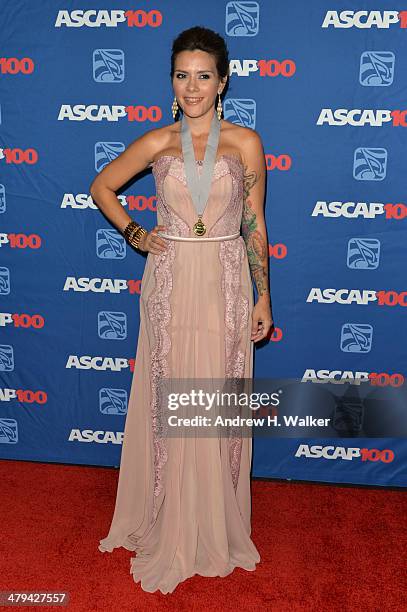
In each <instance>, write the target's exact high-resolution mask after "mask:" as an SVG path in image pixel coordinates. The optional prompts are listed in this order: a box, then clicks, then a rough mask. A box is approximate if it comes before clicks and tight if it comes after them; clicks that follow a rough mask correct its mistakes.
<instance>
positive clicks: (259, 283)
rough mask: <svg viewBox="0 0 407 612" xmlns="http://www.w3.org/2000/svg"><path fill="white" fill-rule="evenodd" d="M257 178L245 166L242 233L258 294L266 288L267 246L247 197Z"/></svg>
mask: <svg viewBox="0 0 407 612" xmlns="http://www.w3.org/2000/svg"><path fill="white" fill-rule="evenodd" d="M258 180H259V177H258V176H257V174H256V172H254V171H248V168H247V166H245V173H244V176H243V214H242V235H243V238H244V241H245V243H246V248H247V256H248V261H249V266H250V270H251V272H252V275H253V278H254V281H255V283H256V287H257V293H258V295H259V296H260V295H263V294H264V293H265V292H266V291H267V290H268V278H267V246H266V244H265V241H264V238H263V236H262V235H261V233H260V232H259V230H258V229H257V219H256V213H255V212H254V210H253V208H252V203H251V201H250V199H249V196H250V190H251V189H252V187H253V185H255V184H256V183H257V181H258Z"/></svg>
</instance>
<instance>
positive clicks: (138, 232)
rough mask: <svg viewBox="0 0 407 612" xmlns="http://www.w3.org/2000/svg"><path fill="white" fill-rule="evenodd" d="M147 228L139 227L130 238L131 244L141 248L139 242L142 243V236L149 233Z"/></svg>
mask: <svg viewBox="0 0 407 612" xmlns="http://www.w3.org/2000/svg"><path fill="white" fill-rule="evenodd" d="M147 233H148V232H147V230H145V229H144V227H141V226H140V227H139V228H138V229H137V230H136V232H135V233H134V234H133V235H132V236H131V238H130V244H131V245H132V246H134V247H136V249H138V248H139V243H140V239H141V237H142V236H144V234H147Z"/></svg>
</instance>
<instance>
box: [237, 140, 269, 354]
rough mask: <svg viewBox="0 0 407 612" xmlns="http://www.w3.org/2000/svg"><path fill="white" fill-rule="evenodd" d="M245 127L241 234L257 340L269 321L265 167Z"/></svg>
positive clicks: (261, 153)
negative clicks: (253, 287)
mask: <svg viewBox="0 0 407 612" xmlns="http://www.w3.org/2000/svg"><path fill="white" fill-rule="evenodd" d="M246 130H247V133H246V134H245V138H244V152H243V159H244V169H245V170H244V177H243V185H244V187H243V191H244V193H243V214H242V236H243V239H244V241H245V243H246V249H247V257H248V261H249V267H250V271H251V273H252V276H253V279H254V282H255V284H256V289H257V295H258V299H257V302H256V304H255V306H254V308H253V315H252V334H251V339H252V340H253V341H254V342H258V341H259V340H261V339H262V338H265V337H266V336H267V335H268V333H269V331H270V329H271V327H272V325H273V319H272V314H271V302H270V288H269V281H268V272H269V266H268V261H269V254H268V239H267V230H266V222H265V218H264V196H265V187H266V172H267V170H266V163H265V159H264V150H263V144H262V142H261V138H260V136H259V135H258V133H257V132H256V131H254V130H251V129H249V128H246Z"/></svg>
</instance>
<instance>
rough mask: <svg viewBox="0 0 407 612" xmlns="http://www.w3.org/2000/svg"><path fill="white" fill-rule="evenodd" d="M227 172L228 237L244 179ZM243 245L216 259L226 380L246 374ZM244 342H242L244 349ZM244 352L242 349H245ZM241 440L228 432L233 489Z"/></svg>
mask: <svg viewBox="0 0 407 612" xmlns="http://www.w3.org/2000/svg"><path fill="white" fill-rule="evenodd" d="M230 171H231V175H232V179H233V190H232V196H231V200H230V202H229V204H228V206H227V208H226V210H225V213H224V215H222V217H221V218H220V219H218V221H217V223H216V224H215V226H214V228H212V229H215V227H216V229H215V233H218V234H220V235H221V234H222V233H225V234H228V233H232V232H234V231H236V227H234V226H233V222H235V220H239V227H240V220H241V215H242V206H243V200H242V197H243V179H242V171H243V168H242V166H241V164H240V163H239V162H238V161H237V160H236V161H235V160H231V165H230ZM238 229H239V228H238ZM245 248H246V247H245V244H244V241H243V239H242V238H238V239H237V240H225V241H222V242H220V244H219V258H220V261H221V264H222V293H223V296H224V300H225V313H224V319H225V362H226V372H225V377H226V378H242V377H244V373H245V358H247V356H246V355H245V351H244V350H242V348H241V347H240V344H241V342H242V339H244V335H245V331H246V330H247V326H248V325H249V300H248V298H247V297H246V296H244V295H243V293H242V291H241V287H240V284H241V273H242V265H243V262H244V257H245ZM245 344H246V341H245V340H244V345H245ZM244 348H245V346H244ZM242 442H243V440H242V436H241V435H239V432H238V431H235V430H233V428H232V429H231V431H230V436H229V462H230V470H231V475H232V481H233V485H234V487H235V489H236V487H237V483H238V480H239V471H240V458H241V452H242Z"/></svg>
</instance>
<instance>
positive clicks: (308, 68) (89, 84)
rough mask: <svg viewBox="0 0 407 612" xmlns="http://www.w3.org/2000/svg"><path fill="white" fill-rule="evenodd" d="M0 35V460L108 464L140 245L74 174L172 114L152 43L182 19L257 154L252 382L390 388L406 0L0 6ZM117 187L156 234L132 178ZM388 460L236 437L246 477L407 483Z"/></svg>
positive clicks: (398, 377) (397, 363)
mask: <svg viewBox="0 0 407 612" xmlns="http://www.w3.org/2000/svg"><path fill="white" fill-rule="evenodd" d="M0 25H1V40H2V51H1V56H2V57H1V58H0V147H1V149H0V172H1V178H0V336H1V338H0V410H1V414H0V456H1V457H2V458H8V459H24V460H37V461H51V462H66V463H77V464H91V465H106V466H118V465H119V462H120V451H121V442H122V435H123V427H124V420H125V416H126V409H127V400H128V396H129V391H130V385H131V380H132V375H133V372H134V368H137V363H135V355H136V346H137V338H138V330H139V296H140V282H141V278H142V275H143V270H144V265H145V257H143V256H142V255H140V253H138V252H137V251H135V250H133V249H131V248H130V247H128V246H126V244H125V242H124V241H123V238H122V237H121V235H120V234H119V233H118V232H117V231H116V230H115V228H114V227H112V225H111V224H110V223H109V222H108V220H107V219H106V218H105V217H104V216H103V214H102V213H101V212H100V210H99V209H98V208H97V207H96V206H95V205H94V203H93V202H92V198H91V196H90V194H89V186H90V184H91V182H92V180H93V178H94V177H95V176H96V174H97V173H98V172H100V171H101V170H102V168H103V167H104V166H105V165H106V164H108V163H109V162H110V161H111V160H112V159H114V158H115V157H116V156H117V155H119V154H120V153H121V152H122V151H123V150H124V149H125V148H126V147H127V146H128V145H129V144H130V143H131V142H132V141H133V140H134V139H136V138H138V137H139V136H141V135H142V134H143V133H144V132H145V131H147V130H149V129H152V128H155V127H158V126H162V125H166V124H169V123H171V122H172V114H171V104H172V101H173V92H172V88H171V81H170V76H169V72H170V52H171V43H172V41H173V39H174V38H175V37H176V35H177V34H178V33H179V32H181V31H182V30H184V29H186V28H189V27H192V26H194V25H203V26H206V27H209V28H212V29H213V30H215V31H217V32H219V33H220V34H222V35H223V36H224V37H225V39H226V42H227V44H228V48H229V53H230V71H231V79H230V85H229V89H228V91H227V96H226V99H225V100H224V102H223V107H224V118H225V119H227V120H229V121H233V122H235V123H238V124H240V125H245V126H248V127H251V128H254V129H256V130H257V131H258V132H259V134H260V135H261V137H262V140H263V144H264V149H265V155H266V163H267V170H268V173H267V200H266V209H265V210H266V220H267V227H268V234H269V253H270V279H271V291H272V304H273V315H274V323H275V331H274V333H273V335H272V337H271V341H270V342H268V343H265V344H264V345H263V346H261V347H260V346H259V347H256V351H255V376H256V377H280V376H286V375H290V376H295V377H297V378H299V379H304V380H306V379H309V378H312V377H313V378H314V379H316V380H318V381H323V380H336V381H341V380H360V379H366V378H369V377H371V378H375V377H376V380H380V384H382V385H392V384H393V383H394V381H397V384H399V383H400V381H402V382H403V384H404V376H405V375H406V371H407V325H406V306H407V277H406V266H405V261H406V254H407V246H406V244H407V241H406V223H407V220H406V217H407V202H406V197H407V195H406V172H407V161H406V160H407V155H406V146H405V143H406V134H407V131H406V127H407V106H406V100H407V95H406V94H407V91H406V85H407V77H406V75H407V5H406V4H405V5H403V4H402V3H401V2H400V1H398V0H394V2H393V1H390V0H387V1H380V0H377V2H375V3H372V2H367V1H362V0H360V1H355V0H353V1H351V2H349V1H346V2H341V1H335V2H327V1H326V0H312V1H310V2H304V1H303V0H292V1H291V2H286V0H267V1H266V0H260V1H259V2H255V1H247V2H219V0H206V1H205V2H191V1H186V0H178V1H177V2H170V1H169V0H166V1H157V2H155V3H154V2H142V1H140V2H126V0H120V1H119V0H115V1H112V0H110V1H109V0H105V1H104V2H99V1H95V0H90V1H87V2H81V1H80V0H75V1H73V0H66V1H64V2H62V0H42V1H41V2H30V1H29V0H3V1H2V3H1V11H0ZM118 196H119V199H120V201H121V203H122V204H123V206H124V207H126V209H127V210H128V211H129V213H130V215H132V216H133V217H134V218H135V219H136V220H138V221H139V222H140V223H142V224H143V225H144V226H145V227H147V228H149V229H151V228H152V227H153V226H154V225H155V222H156V213H155V205H156V197H155V185H154V181H153V177H152V174H151V170H147V171H145V172H143V173H141V174H140V175H138V176H137V177H136V179H135V180H134V181H132V182H131V184H130V185H126V186H125V188H124V189H123V190H122V191H121V192H120V193H119V194H118ZM307 384H318V383H317V382H311V383H307ZM406 465H407V443H406V441H405V439H403V438H401V437H399V438H394V437H392V438H379V437H375V438H354V439H350V438H335V439H318V440H317V439H309V438H302V439H293V438H291V439H281V438H280V439H276V438H273V439H267V438H263V439H256V440H255V444H254V466H253V475H254V476H264V477H281V478H293V479H305V480H317V481H326V482H346V483H360V484H379V485H393V486H405V485H406V484H407V469H406Z"/></svg>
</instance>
